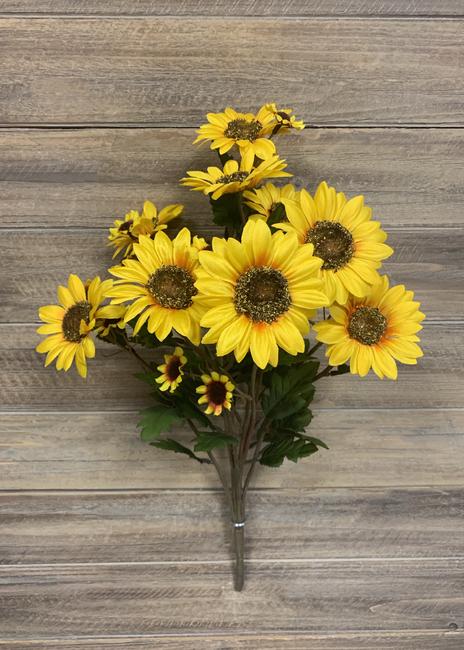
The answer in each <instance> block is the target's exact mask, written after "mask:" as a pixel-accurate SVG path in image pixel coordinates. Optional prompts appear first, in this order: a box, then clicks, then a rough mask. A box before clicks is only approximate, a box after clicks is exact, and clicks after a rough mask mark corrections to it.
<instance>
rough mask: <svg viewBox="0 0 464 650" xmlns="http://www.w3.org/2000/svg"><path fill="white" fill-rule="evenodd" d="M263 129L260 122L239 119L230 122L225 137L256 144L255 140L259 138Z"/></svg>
mask: <svg viewBox="0 0 464 650" xmlns="http://www.w3.org/2000/svg"><path fill="white" fill-rule="evenodd" d="M262 128H263V125H262V124H261V122H258V120H252V121H251V122H248V120H244V119H242V118H238V119H236V120H232V121H231V122H229V124H228V125H227V127H226V129H225V131H224V135H225V136H226V138H232V139H233V140H249V141H250V142H254V140H256V139H257V138H259V134H260V133H261V129H262Z"/></svg>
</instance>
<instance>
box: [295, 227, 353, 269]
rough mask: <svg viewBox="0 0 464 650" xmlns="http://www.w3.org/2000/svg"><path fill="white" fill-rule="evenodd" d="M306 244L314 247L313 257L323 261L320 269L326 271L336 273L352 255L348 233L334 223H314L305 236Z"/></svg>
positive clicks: (351, 244)
mask: <svg viewBox="0 0 464 650" xmlns="http://www.w3.org/2000/svg"><path fill="white" fill-rule="evenodd" d="M306 242H308V243H311V244H313V245H314V255H316V256H317V257H320V258H321V259H322V260H323V261H324V264H323V265H322V268H323V269H326V270H332V271H338V269H341V268H342V266H345V264H348V262H349V261H350V260H351V258H352V257H353V254H354V241H353V237H352V235H351V233H350V231H349V230H347V229H346V228H345V227H344V226H342V224H341V223H337V222H334V221H316V223H315V224H314V226H313V227H312V228H310V229H309V230H308V232H307V234H306Z"/></svg>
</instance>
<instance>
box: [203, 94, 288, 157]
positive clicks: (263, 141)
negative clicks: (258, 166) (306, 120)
mask: <svg viewBox="0 0 464 650" xmlns="http://www.w3.org/2000/svg"><path fill="white" fill-rule="evenodd" d="M206 117H207V119H208V123H207V124H202V125H201V126H200V128H199V130H198V131H197V133H198V137H197V138H196V140H195V141H194V143H193V144H196V143H197V142H201V141H202V140H211V149H218V150H219V153H220V154H224V153H227V151H230V149H232V147H233V146H234V145H237V146H238V148H239V150H240V153H241V154H242V155H243V154H245V153H247V152H251V153H252V154H253V157H254V156H257V157H258V158H261V159H262V160H265V159H266V158H269V157H270V156H273V155H274V154H275V152H276V149H275V145H274V143H273V142H272V140H269V139H268V136H269V135H270V134H271V133H272V130H273V128H274V125H275V117H274V115H273V114H272V112H271V111H269V110H268V109H267V108H266V107H265V106H263V107H262V108H260V110H259V111H258V113H256V115H255V114H254V113H238V112H237V111H236V110H234V109H233V108H230V107H228V108H226V109H225V110H224V112H223V113H208V114H207V116H206Z"/></svg>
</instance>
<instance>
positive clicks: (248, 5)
mask: <svg viewBox="0 0 464 650" xmlns="http://www.w3.org/2000/svg"><path fill="white" fill-rule="evenodd" d="M0 13H3V14H8V13H12V14H23V13H33V14H46V15H65V16H69V15H97V16H98V15H110V14H113V15H121V14H122V15H134V16H137V15H140V16H166V15H171V16H173V15H174V16H189V15H193V16H231V17H234V16H276V17H278V16H282V17H285V16H341V17H349V16H367V17H369V16H396V17H399V16H411V17H415V18H417V17H420V16H462V14H463V7H462V3H461V2H460V0H440V2H437V1H436V0H420V2H417V1H415V0H373V1H371V0H368V1H366V0H350V2H347V1H346V0H286V1H285V2H282V1H281V0H234V2H230V1H228V0H182V1H181V2H172V0H2V1H1V2H0Z"/></svg>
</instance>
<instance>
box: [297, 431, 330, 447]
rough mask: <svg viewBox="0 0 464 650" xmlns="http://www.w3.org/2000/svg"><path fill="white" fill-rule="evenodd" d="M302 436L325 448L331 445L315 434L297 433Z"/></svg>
mask: <svg viewBox="0 0 464 650" xmlns="http://www.w3.org/2000/svg"><path fill="white" fill-rule="evenodd" d="M297 435H299V436H300V437H301V438H304V439H305V440H308V442H311V443H312V444H313V445H316V447H323V448H324V449H329V447H328V446H327V445H326V444H325V442H324V441H323V440H320V439H319V438H314V437H313V436H307V435H306V434H301V433H299V434H297Z"/></svg>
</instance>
